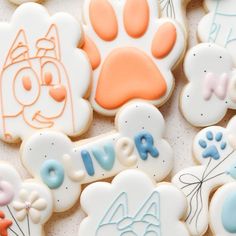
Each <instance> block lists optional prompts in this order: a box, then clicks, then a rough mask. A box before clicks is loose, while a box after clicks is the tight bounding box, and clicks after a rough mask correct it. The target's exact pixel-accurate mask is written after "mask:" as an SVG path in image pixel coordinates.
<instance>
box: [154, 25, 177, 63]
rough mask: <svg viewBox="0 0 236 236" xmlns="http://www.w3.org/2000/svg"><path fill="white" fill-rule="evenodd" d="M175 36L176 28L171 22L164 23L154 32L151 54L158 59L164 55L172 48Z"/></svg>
mask: <svg viewBox="0 0 236 236" xmlns="http://www.w3.org/2000/svg"><path fill="white" fill-rule="evenodd" d="M176 38H177V33H176V28H175V26H174V25H173V24H172V23H169V22H168V23H164V24H163V25H162V26H161V27H160V28H159V29H158V31H157V32H156V34H155V36H154V39H153V42H152V54H153V56H154V57H156V58H158V59H162V58H164V57H166V56H167V55H168V54H169V53H170V51H171V50H172V49H173V47H174V45H175V42H176Z"/></svg>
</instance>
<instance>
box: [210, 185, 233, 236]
mask: <svg viewBox="0 0 236 236" xmlns="http://www.w3.org/2000/svg"><path fill="white" fill-rule="evenodd" d="M235 192H236V183H229V184H225V185H224V186H222V187H221V188H219V189H218V190H217V191H216V193H215V194H214V195H213V198H212V200H211V204H210V209H209V214H210V227H211V230H212V231H213V233H214V235H215V236H221V235H224V236H233V235H236V234H235V233H230V232H228V231H227V230H225V228H224V226H223V224H222V218H221V217H222V210H223V206H224V203H225V200H226V198H227V197H228V196H229V195H230V194H231V193H235ZM234 210H235V209H232V211H234Z"/></svg>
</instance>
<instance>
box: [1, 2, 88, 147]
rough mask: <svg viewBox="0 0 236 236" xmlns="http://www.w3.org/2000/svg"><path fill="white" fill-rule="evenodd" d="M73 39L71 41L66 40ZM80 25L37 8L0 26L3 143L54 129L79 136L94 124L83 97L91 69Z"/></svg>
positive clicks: (31, 7)
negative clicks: (45, 129)
mask: <svg viewBox="0 0 236 236" xmlns="http://www.w3.org/2000/svg"><path fill="white" fill-rule="evenodd" d="M68 35H70V37H68ZM81 38H82V32H81V27H80V24H79V23H78V22H77V21H76V19H74V18H73V17H72V16H70V15H68V14H66V13H57V14H55V15H53V16H50V15H49V14H48V12H47V11H46V9H45V8H44V7H43V6H41V5H39V4H36V3H26V4H23V5H21V6H20V7H18V8H17V10H16V11H15V13H14V15H13V16H12V19H11V21H10V22H9V23H0V45H1V49H0V81H1V83H0V101H1V103H0V138H1V139H3V140H5V141H8V142H16V141H18V140H19V139H24V138H25V137H27V136H28V135H30V134H32V133H33V132H35V131H37V130H40V129H43V128H52V129H55V130H58V131H61V132H63V133H65V134H67V135H70V136H75V135H78V134H80V133H81V132H84V131H85V130H86V128H87V126H88V125H89V122H90V120H91V108H90V105H89V104H88V102H87V101H86V100H84V99H83V97H84V96H85V95H86V93H87V90H88V88H89V86H90V77H91V69H90V65H89V61H88V60H87V57H86V56H85V54H84V52H83V51H82V50H81V49H79V48H77V45H78V44H79V42H80V41H81Z"/></svg>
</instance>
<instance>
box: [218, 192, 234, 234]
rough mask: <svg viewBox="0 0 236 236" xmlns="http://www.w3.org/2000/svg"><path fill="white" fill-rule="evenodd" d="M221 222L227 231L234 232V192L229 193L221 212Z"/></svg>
mask: <svg viewBox="0 0 236 236" xmlns="http://www.w3.org/2000/svg"><path fill="white" fill-rule="evenodd" d="M221 219H222V224H223V226H224V228H225V230H226V231H228V232H229V233H232V234H233V233H236V192H233V193H231V194H229V195H228V196H227V197H226V199H225V201H224V204H223V207H222V212H221Z"/></svg>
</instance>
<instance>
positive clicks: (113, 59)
mask: <svg viewBox="0 0 236 236" xmlns="http://www.w3.org/2000/svg"><path fill="white" fill-rule="evenodd" d="M84 16H85V17H84V18H85V25H84V31H85V35H86V37H85V38H86V39H85V43H84V46H83V49H84V50H85V51H86V52H87V53H88V56H89V58H90V61H91V64H92V67H93V69H94V85H93V88H92V94H91V102H92V105H93V107H94V108H95V109H96V110H97V111H98V112H100V113H103V114H105V115H114V114H115V113H116V112H117V111H118V109H119V108H120V107H121V106H122V105H124V104H125V103H127V102H128V101H130V100H133V99H143V100H147V101H150V102H152V103H154V104H155V105H161V104H162V103H164V101H166V100H167V98H168V97H169V96H170V93H171V91H172V88H173V83H174V81H173V76H172V74H171V71H170V70H171V68H172V67H173V66H174V65H175V64H176V63H177V61H178V60H179V58H180V57H181V55H182V53H183V51H184V45H185V43H184V38H185V37H184V33H183V32H182V30H181V28H180V27H179V26H178V25H177V24H176V23H175V22H174V21H171V20H159V19H158V2H157V1H154V0H125V1H121V2H117V1H114V0H112V1H108V0H102V1H98V0H87V1H85V8H84ZM98 19H99V20H98Z"/></svg>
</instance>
